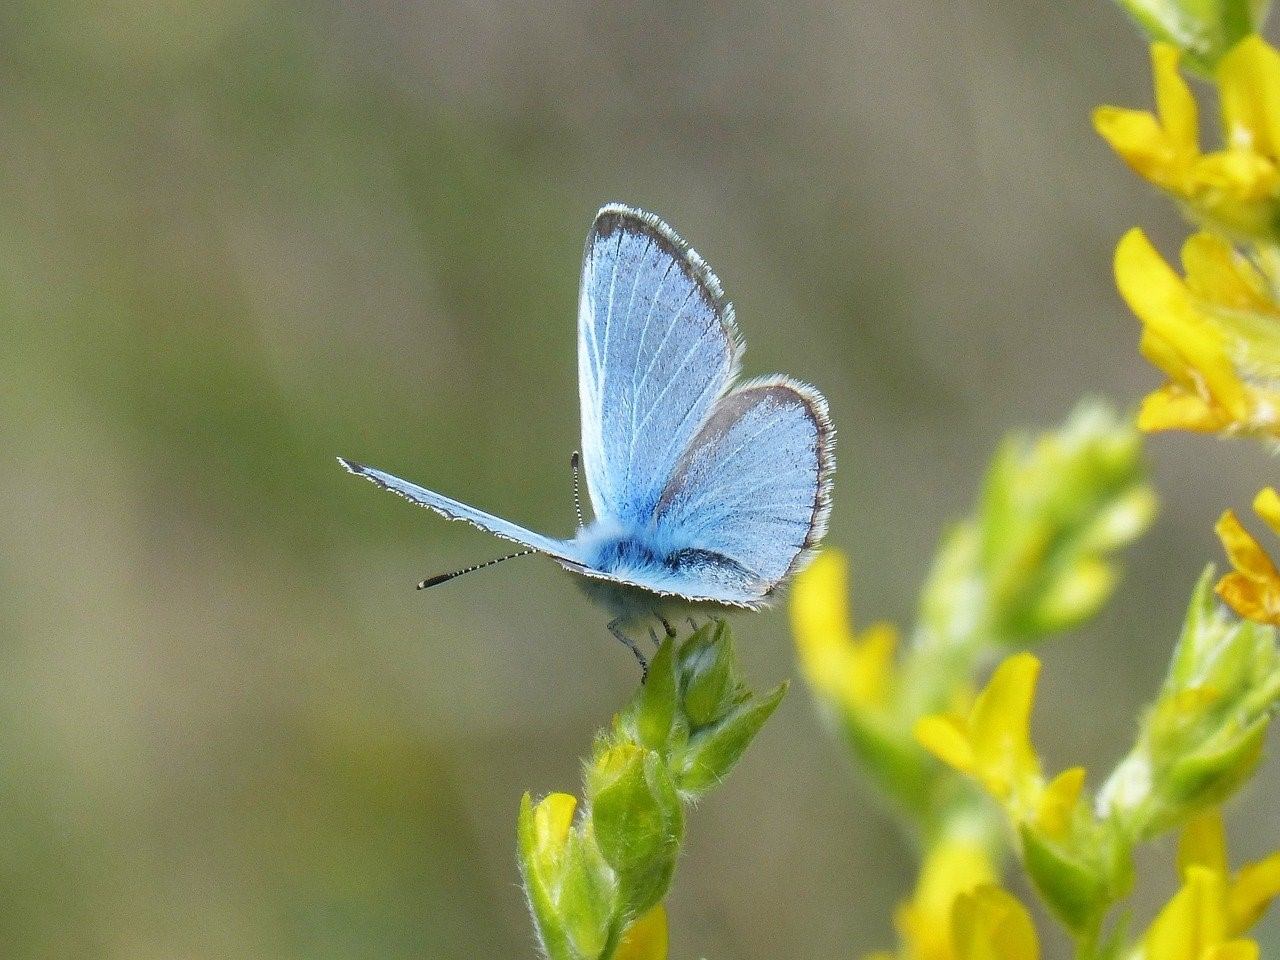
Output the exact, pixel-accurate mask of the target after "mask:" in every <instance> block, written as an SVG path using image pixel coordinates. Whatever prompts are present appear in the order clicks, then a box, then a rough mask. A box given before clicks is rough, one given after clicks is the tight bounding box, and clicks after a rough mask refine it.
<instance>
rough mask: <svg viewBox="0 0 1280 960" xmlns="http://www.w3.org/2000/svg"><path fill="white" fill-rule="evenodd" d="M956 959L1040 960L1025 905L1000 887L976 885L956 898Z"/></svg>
mask: <svg viewBox="0 0 1280 960" xmlns="http://www.w3.org/2000/svg"><path fill="white" fill-rule="evenodd" d="M952 940H953V944H954V950H955V957H956V960H1039V957H1040V942H1039V940H1038V939H1037V937H1036V928H1035V926H1034V925H1033V924H1032V922H1031V915H1030V914H1029V913H1027V908H1026V907H1024V906H1023V905H1022V904H1021V903H1019V902H1018V901H1017V899H1016V898H1015V897H1013V896H1012V895H1011V894H1009V893H1006V892H1005V891H1004V890H1001V889H1000V888H999V887H995V886H985V887H979V888H978V889H977V890H975V891H973V892H972V893H967V894H964V895H963V896H961V897H960V898H959V899H958V900H957V901H956V906H955V915H954V918H953V919H952Z"/></svg>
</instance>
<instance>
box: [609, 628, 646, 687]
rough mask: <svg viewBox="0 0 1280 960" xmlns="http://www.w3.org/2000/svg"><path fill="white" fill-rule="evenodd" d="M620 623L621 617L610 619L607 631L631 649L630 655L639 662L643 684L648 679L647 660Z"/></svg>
mask: <svg viewBox="0 0 1280 960" xmlns="http://www.w3.org/2000/svg"><path fill="white" fill-rule="evenodd" d="M621 624H622V617H618V619H616V620H610V621H609V627H608V629H609V632H610V633H612V634H613V637H614V639H615V640H617V641H618V642H619V643H621V644H622V645H623V646H624V647H626V648H627V649H628V650H630V651H631V653H632V655H633V656H634V657H635V658H636V662H637V663H639V664H640V683H641V685H643V684H644V682H645V681H646V680H648V679H649V661H648V660H646V659H645V656H644V654H643V653H641V652H640V648H639V647H637V646H636V642H635V641H634V640H632V639H631V638H630V637H628V636H627V635H626V634H625V633H623V632H622V626H621Z"/></svg>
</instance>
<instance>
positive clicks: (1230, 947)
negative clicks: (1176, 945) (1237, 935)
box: [1152, 940, 1262, 960]
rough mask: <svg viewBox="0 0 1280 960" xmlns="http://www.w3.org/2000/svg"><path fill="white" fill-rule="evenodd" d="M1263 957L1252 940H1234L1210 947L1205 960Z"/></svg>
mask: <svg viewBox="0 0 1280 960" xmlns="http://www.w3.org/2000/svg"><path fill="white" fill-rule="evenodd" d="M1261 956H1262V952H1261V950H1259V948H1258V945H1257V944H1256V943H1254V942H1253V941H1252V940H1232V941H1231V942H1230V943H1219V944H1217V945H1215V946H1212V947H1210V948H1209V949H1208V950H1206V951H1205V953H1204V957H1203V960H1259V958H1260V957H1261ZM1152 960H1156V958H1152Z"/></svg>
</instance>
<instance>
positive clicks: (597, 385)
mask: <svg viewBox="0 0 1280 960" xmlns="http://www.w3.org/2000/svg"><path fill="white" fill-rule="evenodd" d="M739 354H740V345H739V341H738V336H737V330H736V328H735V326H734V321H733V308H732V306H731V305H730V304H729V302H728V301H727V300H726V299H725V298H724V294H723V292H722V290H721V287H720V282H719V281H718V280H717V279H716V277H715V275H714V274H713V273H712V272H711V269H710V268H709V267H708V266H707V265H706V263H705V262H704V261H703V260H702V258H701V257H699V256H698V255H697V254H696V253H695V252H694V251H693V250H692V249H690V247H689V246H688V244H686V243H685V242H684V241H683V240H681V239H680V237H679V236H678V235H677V234H676V233H675V231H673V230H672V229H671V228H670V227H668V226H667V225H666V224H665V223H663V222H662V221H661V220H659V219H658V218H657V217H655V216H653V215H652V214H648V213H644V212H642V211H639V210H633V209H631V208H629V207H625V206H622V205H619V204H613V205H610V206H606V207H604V208H603V209H601V211H600V212H599V213H598V214H597V215H596V219H595V223H594V224H593V225H592V228H591V232H590V233H589V234H588V236H587V245H586V252H585V254H584V258H583V267H582V289H581V295H580V299H579V308H578V376H579V394H580V399H581V405H582V454H583V465H584V468H585V472H586V477H587V488H588V492H589V494H590V496H591V503H592V506H593V507H594V509H595V512H596V516H597V517H606V518H610V519H615V520H619V521H623V522H640V521H643V520H645V519H646V518H648V517H649V516H651V515H652V512H653V509H654V507H655V506H656V504H657V502H658V498H659V497H660V496H661V495H662V490H663V488H664V486H665V485H666V483H667V480H668V478H669V477H670V476H671V473H672V470H673V469H674V468H675V465H676V462H677V461H678V460H679V459H680V456H681V454H682V453H683V452H684V450H685V448H686V447H687V446H688V445H689V443H690V441H691V440H692V439H693V437H694V436H695V435H696V434H697V432H698V430H699V429H700V428H701V427H702V425H703V423H704V421H705V420H706V418H707V416H708V415H709V414H710V412H711V409H712V407H713V406H714V404H715V403H716V401H717V400H718V399H719V398H720V397H721V396H722V395H723V394H724V392H725V390H726V389H727V388H728V386H729V384H730V382H731V381H732V380H733V377H734V376H735V374H736V372H737V367H738V357H739Z"/></svg>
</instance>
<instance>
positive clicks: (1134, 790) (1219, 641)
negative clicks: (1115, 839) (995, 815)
mask: <svg viewBox="0 0 1280 960" xmlns="http://www.w3.org/2000/svg"><path fill="white" fill-rule="evenodd" d="M1278 699H1280V655H1277V652H1276V647H1275V631H1274V630H1272V629H1270V628H1267V627H1262V626H1259V625H1258V624H1255V623H1249V622H1247V621H1240V620H1237V619H1236V618H1235V617H1234V616H1232V615H1231V614H1229V613H1227V612H1226V611H1225V610H1224V609H1223V608H1222V607H1221V606H1219V605H1218V604H1217V602H1216V601H1215V599H1214V595H1213V569H1212V567H1210V568H1209V569H1207V570H1206V571H1205V572H1204V574H1203V575H1202V576H1201V578H1200V581H1199V583H1198V584H1197V585H1196V589H1195V591H1194V592H1193V594H1192V597H1191V603H1190V605H1189V607H1188V609H1187V616H1186V621H1185V623H1184V626H1183V629H1182V635H1181V637H1180V638H1179V640H1178V644H1177V647H1176V648H1175V650H1174V655H1173V660H1172V662H1171V664H1170V666H1169V673H1168V676H1167V677H1166V679H1165V682H1164V685H1163V686H1162V687H1161V690H1160V694H1159V696H1158V697H1157V699H1156V702H1155V703H1154V704H1153V705H1152V706H1151V708H1150V709H1149V710H1148V711H1147V713H1146V715H1145V717H1144V718H1143V721H1142V725H1141V727H1140V729H1139V732H1138V740H1137V743H1136V744H1135V746H1134V748H1133V750H1132V751H1131V752H1130V754H1129V756H1128V757H1126V758H1125V759H1124V760H1123V761H1122V762H1121V763H1120V765H1119V766H1117V767H1116V770H1115V772H1114V773H1112V775H1111V777H1110V778H1109V779H1108V781H1107V783H1106V784H1105V785H1104V786H1103V789H1102V791H1101V793H1100V794H1099V806H1100V809H1101V810H1103V812H1104V813H1105V814H1106V815H1108V816H1111V817H1113V818H1115V819H1117V820H1118V821H1120V822H1122V823H1124V824H1126V825H1127V826H1126V829H1128V830H1129V831H1130V832H1131V833H1132V835H1134V836H1136V837H1149V836H1152V835H1154V834H1156V833H1159V832H1160V831H1162V830H1166V829H1169V828H1170V827H1174V826H1177V825H1178V824H1180V823H1183V822H1185V821H1186V820H1187V819H1188V818H1189V817H1191V816H1193V815H1194V814H1196V813H1198V812H1199V811H1200V810H1202V809H1204V808H1205V807H1207V806H1212V805H1217V804H1220V803H1222V802H1223V801H1224V800H1226V799H1227V798H1228V797H1230V796H1231V795H1232V794H1233V793H1235V791H1236V790H1238V789H1239V787H1240V786H1241V785H1242V784H1243V783H1244V782H1245V781H1246V780H1247V779H1248V778H1249V777H1250V775H1251V774H1252V773H1253V771H1254V770H1255V768H1256V766H1257V764H1258V761H1259V759H1260V757H1261V753H1262V745H1263V741H1264V739H1265V736H1266V730H1267V727H1268V725H1269V723H1270V719H1271V711H1272V710H1273V708H1274V706H1275V704H1276V702H1277V700H1278Z"/></svg>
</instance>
